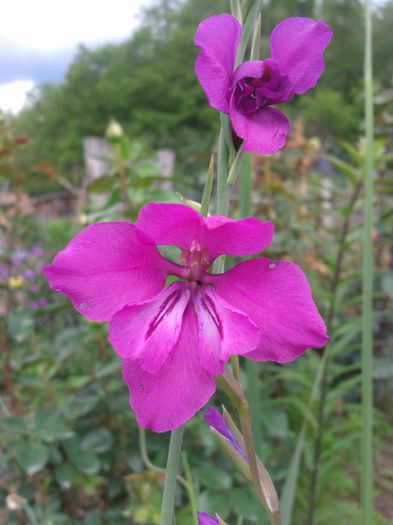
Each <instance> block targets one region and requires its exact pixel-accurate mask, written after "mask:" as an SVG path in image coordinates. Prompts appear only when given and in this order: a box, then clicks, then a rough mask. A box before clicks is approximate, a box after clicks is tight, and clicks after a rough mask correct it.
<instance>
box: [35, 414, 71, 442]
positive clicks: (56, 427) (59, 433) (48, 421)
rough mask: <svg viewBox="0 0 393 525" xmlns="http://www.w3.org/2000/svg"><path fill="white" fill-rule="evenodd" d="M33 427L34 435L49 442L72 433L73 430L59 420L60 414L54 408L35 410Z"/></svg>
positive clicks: (64, 437)
mask: <svg viewBox="0 0 393 525" xmlns="http://www.w3.org/2000/svg"><path fill="white" fill-rule="evenodd" d="M34 427H35V434H36V436H37V437H38V438H40V439H42V440H43V441H48V442H49V443H52V442H53V441H56V440H57V439H67V438H69V437H72V436H73V435H74V432H73V431H72V430H71V429H70V428H68V427H67V426H66V425H65V424H64V423H63V422H62V421H60V415H59V413H58V412H57V411H56V410H46V411H42V412H37V413H36V416H35V421H34Z"/></svg>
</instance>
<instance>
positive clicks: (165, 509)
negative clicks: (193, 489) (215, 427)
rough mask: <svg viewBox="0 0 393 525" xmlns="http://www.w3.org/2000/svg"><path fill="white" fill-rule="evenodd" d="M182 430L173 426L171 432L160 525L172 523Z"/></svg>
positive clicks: (182, 428) (170, 524)
mask: <svg viewBox="0 0 393 525" xmlns="http://www.w3.org/2000/svg"><path fill="white" fill-rule="evenodd" d="M183 430H184V427H183V426H181V427H179V428H175V429H174V430H172V432H171V440H170V443H169V451H168V461H167V465H166V472H165V481H164V491H163V495H162V506H161V518H160V525H172V523H173V513H174V503H175V490H176V478H177V472H178V469H179V461H180V455H181V445H182V441H183Z"/></svg>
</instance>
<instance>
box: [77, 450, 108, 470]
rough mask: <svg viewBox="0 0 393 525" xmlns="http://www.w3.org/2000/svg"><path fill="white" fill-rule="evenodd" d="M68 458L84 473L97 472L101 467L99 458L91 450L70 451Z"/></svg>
mask: <svg viewBox="0 0 393 525" xmlns="http://www.w3.org/2000/svg"><path fill="white" fill-rule="evenodd" d="M69 459H70V461H71V462H72V464H73V465H74V467H75V468H77V469H78V470H80V471H81V472H83V473H84V474H97V472H98V471H99V470H100V467H101V462H100V460H99V459H98V457H97V455H96V454H95V453H94V452H92V451H91V450H79V451H77V452H72V453H71V454H70V455H69Z"/></svg>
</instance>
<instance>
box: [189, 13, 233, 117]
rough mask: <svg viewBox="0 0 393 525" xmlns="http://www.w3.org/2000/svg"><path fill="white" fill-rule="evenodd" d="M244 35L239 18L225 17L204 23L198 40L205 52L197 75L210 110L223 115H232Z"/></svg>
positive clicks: (196, 69) (196, 38) (214, 17)
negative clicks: (236, 66)
mask: <svg viewBox="0 0 393 525" xmlns="http://www.w3.org/2000/svg"><path fill="white" fill-rule="evenodd" d="M240 34H241V27H240V24H239V22H238V21H237V20H236V18H234V17H233V16H231V15H228V14H226V13H223V14H221V15H215V16H211V17H210V18H207V19H206V20H203V22H201V23H200V24H199V26H198V29H197V32H196V34H195V37H194V44H195V45H196V46H197V47H200V49H201V50H200V52H199V55H198V57H197V59H196V61H195V74H196V76H197V78H198V80H199V83H200V84H201V86H202V89H203V91H204V92H205V95H206V97H207V100H208V102H209V104H210V106H212V107H213V108H215V109H217V110H218V111H222V112H223V113H228V98H227V97H228V90H229V88H230V87H231V84H232V74H233V66H234V63H235V56H236V50H237V45H238V43H239V39H240Z"/></svg>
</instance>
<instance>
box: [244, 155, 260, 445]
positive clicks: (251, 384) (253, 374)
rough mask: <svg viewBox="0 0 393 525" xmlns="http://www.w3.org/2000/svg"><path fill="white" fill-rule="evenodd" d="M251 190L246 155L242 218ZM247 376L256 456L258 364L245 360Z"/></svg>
mask: <svg viewBox="0 0 393 525" xmlns="http://www.w3.org/2000/svg"><path fill="white" fill-rule="evenodd" d="M251 190H252V173H251V156H250V154H246V155H245V156H244V158H243V162H242V166H241V170H240V176H239V196H240V214H241V216H242V217H248V216H249V215H250V214H251ZM245 365H246V374H247V396H248V401H249V403H250V410H251V427H252V434H253V436H254V441H255V444H256V451H257V454H259V453H260V450H259V449H260V446H259V444H260V439H259V433H260V428H261V413H262V407H261V403H260V396H259V393H260V391H259V383H258V370H259V363H257V362H255V361H251V360H250V359H246V363H245Z"/></svg>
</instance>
